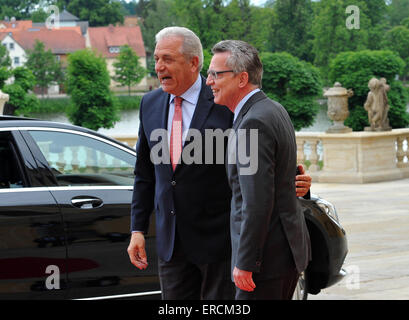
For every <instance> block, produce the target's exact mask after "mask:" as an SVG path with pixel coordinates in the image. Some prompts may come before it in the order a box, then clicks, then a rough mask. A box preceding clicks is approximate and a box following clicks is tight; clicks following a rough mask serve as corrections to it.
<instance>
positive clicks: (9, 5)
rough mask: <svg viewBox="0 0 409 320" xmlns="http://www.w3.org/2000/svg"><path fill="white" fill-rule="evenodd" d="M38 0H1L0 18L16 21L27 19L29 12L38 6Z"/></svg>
mask: <svg viewBox="0 0 409 320" xmlns="http://www.w3.org/2000/svg"><path fill="white" fill-rule="evenodd" d="M39 2H40V0H19V1H16V0H1V1H0V18H1V19H4V17H9V19H11V18H12V17H15V18H16V19H17V20H22V19H27V18H29V17H30V15H31V11H33V10H34V8H35V7H36V6H37V5H38V4H39Z"/></svg>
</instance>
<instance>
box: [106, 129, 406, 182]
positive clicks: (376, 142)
mask: <svg viewBox="0 0 409 320" xmlns="http://www.w3.org/2000/svg"><path fill="white" fill-rule="evenodd" d="M114 138H115V139H117V140H119V141H121V142H124V143H125V144H127V145H129V146H131V147H132V148H134V147H135V145H136V141H137V137H136V136H129V137H128V136H127V137H124V136H121V137H114ZM296 138H297V163H302V164H305V165H306V167H307V172H308V173H309V174H310V175H311V176H312V178H313V181H315V182H337V183H366V182H376V181H387V180H395V179H403V178H409V161H408V159H409V148H408V145H409V129H393V130H392V131H385V132H364V131H362V132H351V133H342V134H336V133H324V132H297V133H296Z"/></svg>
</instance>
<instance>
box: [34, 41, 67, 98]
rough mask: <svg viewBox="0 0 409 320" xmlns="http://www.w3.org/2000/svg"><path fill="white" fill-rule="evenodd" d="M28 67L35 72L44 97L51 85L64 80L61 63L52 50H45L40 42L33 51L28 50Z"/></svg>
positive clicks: (37, 42) (36, 80)
mask: <svg viewBox="0 0 409 320" xmlns="http://www.w3.org/2000/svg"><path fill="white" fill-rule="evenodd" d="M26 66H27V68H29V69H30V70H31V71H32V72H33V74H34V76H35V82H36V84H37V85H38V86H39V87H40V88H41V89H42V93H43V95H44V93H45V92H46V90H47V88H48V87H49V86H50V85H51V84H53V83H59V82H62V81H63V79H64V76H63V72H62V69H61V63H60V62H59V61H58V60H57V59H56V57H55V56H54V54H53V53H52V52H51V50H50V49H48V50H45V45H44V43H42V42H41V41H39V40H36V42H35V44H34V48H33V49H32V50H27V62H26Z"/></svg>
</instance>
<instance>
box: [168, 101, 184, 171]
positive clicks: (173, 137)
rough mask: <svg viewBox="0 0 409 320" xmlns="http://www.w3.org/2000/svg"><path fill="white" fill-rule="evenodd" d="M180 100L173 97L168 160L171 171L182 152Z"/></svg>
mask: <svg viewBox="0 0 409 320" xmlns="http://www.w3.org/2000/svg"><path fill="white" fill-rule="evenodd" d="M182 101H183V98H181V97H175V98H174V103H175V113H174V115H173V120H172V131H171V134H170V161H171V163H172V168H173V171H175V169H176V165H177V163H178V161H179V158H180V156H181V154H182Z"/></svg>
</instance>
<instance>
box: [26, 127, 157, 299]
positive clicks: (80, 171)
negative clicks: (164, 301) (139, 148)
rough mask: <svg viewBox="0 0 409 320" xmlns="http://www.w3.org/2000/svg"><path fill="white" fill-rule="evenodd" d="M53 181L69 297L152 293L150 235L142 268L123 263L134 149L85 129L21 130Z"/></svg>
mask: <svg viewBox="0 0 409 320" xmlns="http://www.w3.org/2000/svg"><path fill="white" fill-rule="evenodd" d="M27 134H28V135H27V139H32V143H33V144H35V145H36V146H37V147H38V150H37V151H36V152H33V154H34V156H35V157H36V158H38V159H39V161H42V162H46V163H47V164H48V166H49V168H50V172H51V173H52V174H53V176H54V177H55V179H56V181H57V184H58V185H56V186H55V187H52V188H50V191H51V193H52V195H53V196H54V198H55V199H56V200H57V202H58V204H59V206H60V209H61V212H62V214H63V221H64V226H65V228H66V233H67V252H68V261H70V260H71V259H75V261H76V262H75V266H72V268H71V269H70V270H69V272H68V285H69V290H68V291H69V297H71V298H94V297H101V296H119V295H123V294H136V295H140V296H145V295H146V296H150V295H151V294H152V293H155V294H157V293H158V290H159V281H158V277H157V266H156V251H155V243H154V241H155V238H154V237H153V235H152V234H150V235H148V236H147V248H146V249H147V253H148V256H149V257H150V262H151V263H150V267H149V269H148V270H145V271H139V270H138V269H136V268H135V267H134V266H133V265H132V264H131V263H130V261H129V257H128V254H127V251H126V249H127V246H128V244H129V239H130V204H131V200H132V189H133V180H134V174H133V170H134V166H135V159H136V158H135V152H134V151H133V150H132V149H130V148H126V147H124V146H122V145H120V144H118V143H115V142H112V141H111V140H108V139H104V138H103V137H101V136H96V135H93V134H90V133H85V132H80V131H75V130H65V129H64V130H63V129H41V130H29V131H27Z"/></svg>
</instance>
